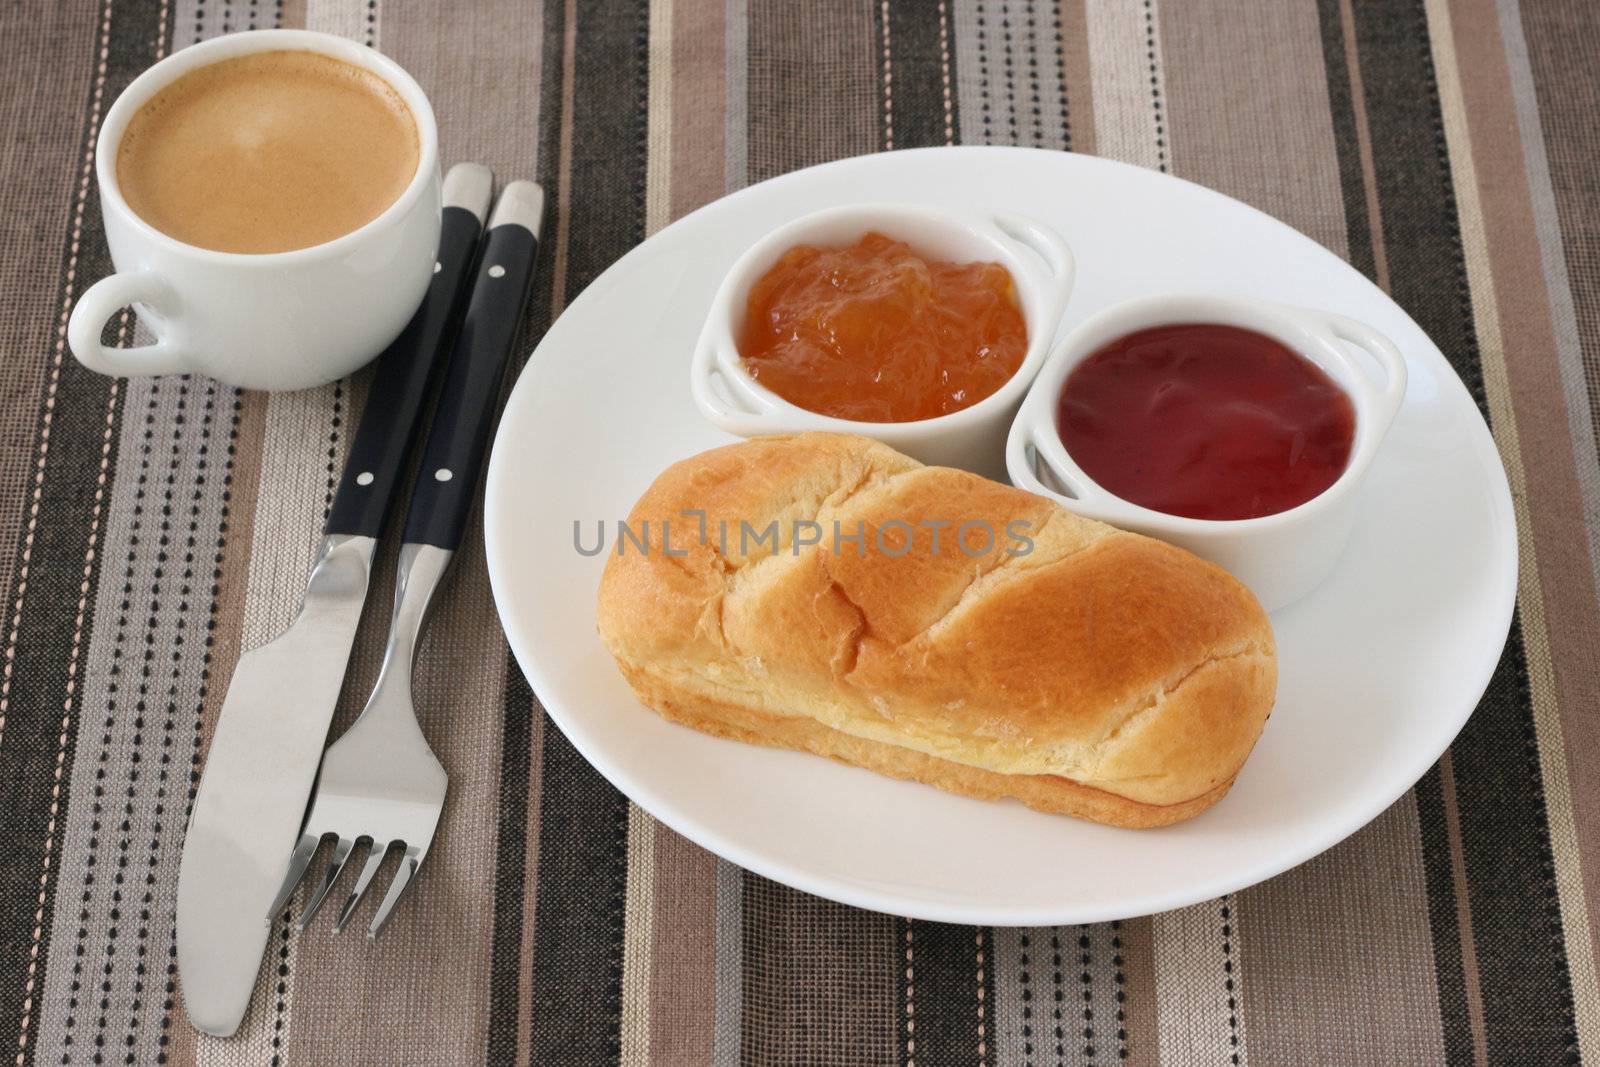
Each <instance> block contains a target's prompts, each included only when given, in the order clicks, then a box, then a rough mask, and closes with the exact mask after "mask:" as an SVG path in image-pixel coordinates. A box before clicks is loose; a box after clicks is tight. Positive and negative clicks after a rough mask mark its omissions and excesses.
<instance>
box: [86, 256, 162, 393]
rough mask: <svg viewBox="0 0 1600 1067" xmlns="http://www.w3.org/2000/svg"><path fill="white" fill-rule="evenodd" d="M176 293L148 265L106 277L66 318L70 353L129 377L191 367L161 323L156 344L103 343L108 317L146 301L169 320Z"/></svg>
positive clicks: (93, 366) (91, 366)
mask: <svg viewBox="0 0 1600 1067" xmlns="http://www.w3.org/2000/svg"><path fill="white" fill-rule="evenodd" d="M177 303H178V298H177V295H176V294H175V293H173V291H172V289H171V287H170V286H168V285H167V283H166V282H165V281H163V280H162V279H161V276H160V275H158V274H156V273H154V272H153V271H148V270H135V271H128V272H125V273H122V274H113V275H111V276H110V277H109V278H102V279H100V280H99V281H97V282H95V283H94V284H93V285H91V286H90V287H89V289H88V291H87V292H85V293H84V294H83V295H82V296H80V297H79V298H78V303H77V306H76V307H74V308H73V309H72V318H71V319H70V320H69V321H68V323H67V342H68V343H69V344H70V345H71V346H72V354H73V355H74V356H77V357H78V362H79V363H82V364H83V365H84V366H85V367H88V368H89V369H90V370H92V371H97V372H99V373H100V374H109V375H111V376H113V377H118V378H125V377H129V376H132V375H142V374H176V373H181V372H183V371H187V370H189V369H190V367H189V365H188V360H187V358H186V357H185V356H184V355H183V353H182V352H180V351H179V350H178V348H177V346H176V345H175V344H174V342H173V340H172V338H171V337H170V336H169V335H167V336H162V335H161V334H163V333H164V331H163V330H162V329H160V328H157V333H158V337H157V339H156V343H155V344H151V345H140V346H138V347H137V348H108V347H106V346H105V345H103V344H101V343H100V331H101V330H102V329H104V328H105V324H106V322H107V321H108V320H109V319H110V318H111V316H112V315H115V314H116V313H117V312H118V311H119V310H120V309H122V308H125V307H127V306H128V305H129V304H143V305H144V306H145V307H147V308H149V309H150V310H151V311H152V312H154V314H155V317H156V319H157V320H158V321H159V322H160V323H161V324H162V326H165V325H167V324H168V323H169V322H170V320H171V318H172V315H173V313H174V311H175V310H176V308H177Z"/></svg>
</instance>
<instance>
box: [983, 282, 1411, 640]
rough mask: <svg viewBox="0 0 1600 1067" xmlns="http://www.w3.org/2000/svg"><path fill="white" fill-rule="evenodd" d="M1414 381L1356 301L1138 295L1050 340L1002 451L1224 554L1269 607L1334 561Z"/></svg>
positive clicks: (1091, 497) (1029, 476)
mask: <svg viewBox="0 0 1600 1067" xmlns="http://www.w3.org/2000/svg"><path fill="white" fill-rule="evenodd" d="M1405 389H1406V366H1405V359H1404V357H1403V356H1402V355H1401V354H1400V351H1399V350H1398V349H1397V348H1396V347H1395V346H1394V344H1393V343H1392V342H1391V341H1390V340H1389V339H1388V338H1386V337H1384V336H1383V335H1382V334H1380V333H1378V332H1377V331H1376V330H1374V329H1372V328H1371V327H1370V326H1367V325H1365V324H1363V323H1360V322H1357V321H1355V320H1354V319H1350V318H1347V317H1345V316H1343V315H1337V314H1333V313H1331V312H1326V311H1317V310H1312V309H1308V308H1298V307H1289V306H1286V305H1282V304H1275V303H1270V302H1268V301H1264V300H1244V299H1238V298H1234V297H1225V296H1213V295H1202V294H1181V295H1179V294H1173V295H1163V296H1153V297H1142V298H1139V299H1135V300H1129V301H1126V302H1124V303H1120V304H1116V305H1114V306H1112V307H1110V308H1107V309H1105V310H1103V311H1101V312H1099V313H1097V314H1095V315H1093V316H1091V317H1089V318H1088V319H1085V320H1084V321H1083V322H1082V323H1081V324H1080V325H1078V326H1077V327H1076V328H1075V329H1073V330H1072V332H1071V333H1070V334H1068V335H1067V337H1066V338H1064V339H1063V340H1062V342H1061V344H1060V345H1058V346H1057V347H1056V349H1055V350H1054V351H1053V352H1052V353H1051V354H1050V357H1049V359H1048V361H1047V362H1046V364H1045V367H1044V369H1043V370H1041V371H1040V373H1039V376H1038V377H1037V378H1036V379H1035V381H1034V383H1033V386H1032V388H1031V389H1030V391H1029V393H1028V397H1027V399H1026V400H1025V401H1024V402H1023V405H1022V409H1021V411H1020V412H1019V413H1018V415H1017V419H1016V421H1015V422H1014V423H1013V424H1012V427H1011V434H1010V438H1009V439H1008V441H1007V447H1006V464H1007V468H1008V470H1009V472H1010V475H1011V480H1012V482H1013V483H1014V484H1015V485H1017V486H1019V487H1020V488H1023V489H1027V490H1030V491H1032V492H1036V493H1041V494H1044V495H1046V496H1050V497H1053V498H1055V499H1056V500H1058V501H1060V502H1061V503H1062V504H1063V505H1064V506H1065V507H1067V508H1070V509H1071V510H1073V511H1076V512H1078V513H1079V514H1081V515H1086V516H1088V517H1089V518H1093V519H1099V520H1101V521H1104V522H1109V523H1111V524H1113V525H1116V526H1121V527H1123V528H1124V529H1128V530H1134V531H1137V532H1139V533H1145V534H1149V535H1151V536H1153V537H1159V538H1161V539H1163V540H1165V541H1170V542H1172V543H1173V544H1176V545H1179V546H1181V547H1183V548H1187V549H1189V550H1190V551H1191V552H1194V553H1195V554H1197V555H1200V556H1204V557H1206V558H1207V559H1210V560H1213V561H1214V562H1216V563H1219V564H1221V565H1222V566H1223V567H1224V568H1226V569H1227V570H1228V571H1230V572H1231V573H1232V574H1233V575H1234V576H1235V577H1236V578H1238V579H1239V580H1240V581H1242V582H1244V583H1245V584H1246V585H1247V586H1249V587H1250V589H1251V591H1252V592H1254V593H1255V594H1256V597H1257V598H1258V599H1259V600H1260V601H1261V603H1262V604H1263V606H1265V607H1266V608H1267V610H1269V611H1274V610H1277V609H1278V608H1282V607H1286V606H1288V605H1289V604H1292V603H1294V602H1295V601H1297V600H1299V599H1301V598H1302V597H1304V596H1305V595H1306V594H1308V593H1309V592H1311V590H1313V589H1315V588H1316V587H1317V586H1318V585H1320V584H1321V583H1322V581H1323V580H1324V579H1325V578H1326V577H1327V576H1328V574H1329V572H1330V571H1332V569H1333V566H1334V564H1335V563H1337V562H1338V559H1339V555H1340V553H1341V552H1342V551H1343V550H1344V546H1345V542H1346V541H1348V540H1349V537H1350V530H1351V528H1352V526H1353V524H1354V522H1355V517H1356V501H1357V499H1358V490H1359V488H1360V484H1361V482H1362V480H1363V479H1364V478H1365V477H1366V474H1367V471H1368V468H1369V467H1370V466H1371V464H1372V461H1373V458H1374V457H1375V456H1376V455H1377V452H1378V447H1379V445H1381V444H1382V442H1383V438H1384V435H1385V434H1387V433H1388V430H1389V426H1390V424H1391V423H1392V422H1393V421H1394V417H1395V415H1396V413H1397V412H1398V411H1399V409H1400V402H1401V400H1402V398H1403V397H1404V395H1405Z"/></svg>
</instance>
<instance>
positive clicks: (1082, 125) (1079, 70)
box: [1057, 0, 1099, 155]
mask: <svg viewBox="0 0 1600 1067" xmlns="http://www.w3.org/2000/svg"><path fill="white" fill-rule="evenodd" d="M1087 3H1088V0H1057V8H1058V11H1059V15H1058V16H1057V17H1058V18H1059V19H1060V21H1061V54H1060V56H1059V57H1057V62H1058V63H1059V65H1060V68H1061V70H1060V77H1061V85H1062V91H1063V95H1064V96H1065V107H1066V118H1067V138H1066V141H1067V143H1066V147H1067V148H1068V149H1070V150H1071V151H1074V152H1082V153H1084V154H1085V155H1095V154H1096V153H1097V152H1098V151H1099V149H1098V147H1097V144H1098V142H1097V140H1096V136H1095V122H1094V78H1093V76H1092V75H1091V74H1090V58H1089V13H1088V10H1087Z"/></svg>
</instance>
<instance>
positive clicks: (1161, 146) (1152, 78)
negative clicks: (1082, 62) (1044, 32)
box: [1086, 0, 1171, 170]
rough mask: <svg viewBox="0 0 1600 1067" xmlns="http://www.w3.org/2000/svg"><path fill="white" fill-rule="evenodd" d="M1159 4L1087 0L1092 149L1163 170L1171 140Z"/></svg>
mask: <svg viewBox="0 0 1600 1067" xmlns="http://www.w3.org/2000/svg"><path fill="white" fill-rule="evenodd" d="M1161 7H1165V5H1164V4H1162V5H1157V4H1156V3H1154V0H1151V2H1148V3H1145V4H1132V3H1125V2H1123V0H1086V14H1087V18H1086V23H1087V29H1088V38H1089V54H1090V55H1091V56H1092V57H1093V62H1092V63H1091V64H1090V68H1089V74H1090V78H1091V81H1092V84H1093V89H1092V93H1093V98H1094V130H1095V148H1096V151H1098V152H1099V153H1100V154H1101V155H1103V156H1107V157H1109V158H1111V159H1118V160H1121V161H1122V162H1124V163H1134V164H1137V165H1138V166H1141V167H1155V168H1159V169H1161V170H1166V169H1167V168H1168V161H1169V159H1170V157H1169V155H1168V153H1167V146H1168V145H1169V144H1170V143H1171V142H1170V141H1169V140H1168V138H1167V134H1168V123H1167V121H1166V109H1167V105H1166V94H1165V89H1164V87H1163V85H1162V79H1163V75H1162V60H1161V50H1162V42H1161V30H1160V12H1159V9H1160V8H1161ZM1151 53H1154V55H1155V58H1154V59H1152V58H1151Z"/></svg>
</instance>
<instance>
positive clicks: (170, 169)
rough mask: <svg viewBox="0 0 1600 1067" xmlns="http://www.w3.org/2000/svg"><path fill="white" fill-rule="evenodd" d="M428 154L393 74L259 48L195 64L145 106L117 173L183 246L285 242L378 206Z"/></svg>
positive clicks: (240, 248) (327, 231)
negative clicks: (389, 77) (380, 74)
mask: <svg viewBox="0 0 1600 1067" xmlns="http://www.w3.org/2000/svg"><path fill="white" fill-rule="evenodd" d="M420 155H421V145H420V137H419V135H418V133H417V123H416V120H415V119H414V118H413V117H412V114H411V111H410V109H409V108H408V107H407V106H406V104H405V101H404V100H402V99H401V98H400V94H399V93H398V92H397V91H396V90H395V89H394V88H393V87H392V86H391V85H389V83H388V82H386V81H384V80H383V79H382V78H380V77H378V76H377V75H375V74H373V73H371V72H370V71H366V70H363V69H361V68H360V67H357V66H354V65H353V64H350V63H346V62H344V61H342V60H339V59H335V58H333V57H331V56H327V55H323V54H321V53H319V52H305V51H278V52H256V53H252V54H249V55H243V56H237V57H234V58H231V59H223V60H220V61H218V62H216V63H212V64H210V65H209V66H204V67H200V68H198V69H196V70H192V71H190V72H188V73H187V74H184V75H183V76H182V77H180V78H178V79H177V80H176V81H174V82H173V83H172V84H171V85H168V86H167V87H165V88H164V89H162V90H161V91H160V92H158V93H157V94H156V95H155V96H154V97H152V98H151V99H150V100H149V102H148V103H146V104H145V105H144V107H142V108H140V109H139V111H138V112H137V113H136V114H135V115H134V117H133V119H132V120H131V121H130V122H129V123H128V128H127V131H126V132H125V133H124V134H123V136H122V143H121V146H120V148H119V149H118V151H117V184H118V185H119V186H120V187H121V190H122V195H123V197H124V199H126V200H127V202H128V206H129V207H130V208H132V210H133V212H134V214H136V215H138V216H139V217H140V218H142V219H144V220H145V221H146V222H148V223H149V224H150V225H152V226H154V227H155V228H156V229H158V230H160V231H161V232H162V233H164V234H166V235H167V236H169V237H173V238H175V239H177V240H179V241H182V242H184V243H185V244H190V245H196V246H198V247H200V248H209V249H213V250H215V251H219V252H245V253H258V254H259V253H268V252H286V251H289V250H291V249H295V248H307V247H310V246H311V245H317V244H322V243H323V242H325V241H331V240H333V239H334V238H335V237H339V236H342V235H343V234H346V233H349V232H351V231H352V230H355V229H358V228H360V227H361V226H363V225H365V224H366V223H368V222H370V221H372V220H373V219H375V218H377V217H378V216H379V215H381V214H382V213H383V212H384V210H385V209H386V208H388V207H389V206H390V205H391V204H393V203H394V202H395V201H396V200H397V199H398V198H399V196H400V194H401V193H402V192H404V191H405V188H406V186H407V185H409V184H410V183H411V180H412V178H413V177H414V176H415V175H416V172H417V165H418V159H419V157H420Z"/></svg>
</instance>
